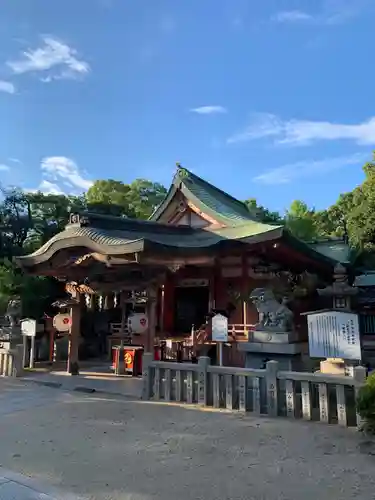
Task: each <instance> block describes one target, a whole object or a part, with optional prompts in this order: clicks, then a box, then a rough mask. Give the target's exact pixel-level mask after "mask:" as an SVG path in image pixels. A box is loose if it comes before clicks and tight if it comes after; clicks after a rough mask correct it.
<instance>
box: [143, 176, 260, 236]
mask: <svg viewBox="0 0 375 500" xmlns="http://www.w3.org/2000/svg"><path fill="white" fill-rule="evenodd" d="M177 191H180V192H181V193H182V194H183V195H184V196H185V198H186V199H187V200H188V201H190V202H191V203H193V204H194V205H195V206H196V207H198V208H199V209H200V210H201V211H202V212H203V213H206V214H207V215H209V216H210V217H212V218H213V219H215V220H217V221H218V222H221V223H223V224H225V225H228V226H236V225H242V224H243V223H244V222H248V221H254V222H257V223H259V221H258V220H257V217H256V215H255V214H252V213H251V212H250V211H249V210H248V208H247V206H246V205H245V203H243V202H241V201H239V200H237V199H236V198H233V196H230V195H229V194H227V193H225V192H224V191H222V190H221V189H219V188H217V187H215V186H213V185H212V184H210V183H209V182H207V181H205V180H204V179H202V178H201V177H199V176H198V175H196V174H193V173H192V172H190V171H189V170H187V169H186V168H181V167H179V168H178V170H177V172H176V174H175V176H174V178H173V181H172V184H171V187H170V188H169V191H168V193H167V195H166V197H165V199H164V201H163V202H162V203H161V204H160V205H159V206H158V207H157V208H156V210H155V211H154V213H153V214H152V215H151V217H150V220H153V221H158V220H160V219H161V217H162V215H163V213H164V212H165V210H166V209H167V207H168V206H169V204H170V203H171V202H172V200H173V198H174V196H175V194H176V193H177Z"/></svg>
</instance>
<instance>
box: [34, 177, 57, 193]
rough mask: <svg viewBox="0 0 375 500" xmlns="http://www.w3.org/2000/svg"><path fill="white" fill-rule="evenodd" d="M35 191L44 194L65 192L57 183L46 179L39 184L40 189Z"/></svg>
mask: <svg viewBox="0 0 375 500" xmlns="http://www.w3.org/2000/svg"><path fill="white" fill-rule="evenodd" d="M34 191H41V192H42V193H44V194H64V192H63V191H62V190H61V189H60V188H59V186H58V185H57V184H54V183H53V182H50V181H47V180H45V179H44V180H43V181H42V182H41V183H40V184H39V187H38V189H36V190H34Z"/></svg>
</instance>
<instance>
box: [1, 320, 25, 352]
mask: <svg viewBox="0 0 375 500" xmlns="http://www.w3.org/2000/svg"><path fill="white" fill-rule="evenodd" d="M2 335H3V339H0V347H1V349H15V348H16V347H17V346H18V345H20V344H22V342H23V336H22V333H21V327H19V326H13V327H11V326H4V327H3V328H2Z"/></svg>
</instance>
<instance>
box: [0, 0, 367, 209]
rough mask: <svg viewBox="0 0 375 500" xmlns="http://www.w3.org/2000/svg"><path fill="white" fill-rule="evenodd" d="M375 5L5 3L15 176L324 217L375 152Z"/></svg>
mask: <svg viewBox="0 0 375 500" xmlns="http://www.w3.org/2000/svg"><path fill="white" fill-rule="evenodd" d="M374 21H375V2H374V1H373V0H263V1H262V2H260V1H255V0H185V1H183V0H180V1H176V0H64V1H62V0H61V1H57V0H55V1H51V0H0V112H1V114H0V181H1V182H2V183H3V184H5V185H10V184H12V185H17V186H21V187H23V188H25V189H36V188H41V189H43V190H44V191H46V192H56V191H63V192H67V193H79V192H82V191H83V190H84V189H87V188H88V187H89V186H90V183H91V182H92V181H93V180H95V179H99V178H114V179H119V180H122V181H124V182H131V181H132V180H133V179H135V178H136V177H145V178H149V179H152V180H155V181H159V182H162V183H164V184H165V185H168V184H169V183H170V180H171V178H172V175H173V172H174V169H175V162H176V161H179V162H181V164H182V165H183V166H186V167H187V168H190V169H191V170H193V171H194V172H195V173H197V174H198V175H200V176H202V177H204V178H206V179H207V180H209V181H211V182H213V183H214V184H216V185H218V186H219V187H221V188H222V189H224V190H226V191H228V192H229V193H231V194H233V195H234V196H236V197H238V198H240V199H244V198H248V197H255V198H257V199H258V200H259V202H260V203H262V204H263V205H265V206H267V207H269V208H271V209H278V210H281V211H282V210H284V209H285V208H286V207H287V206H288V205H289V204H290V203H291V201H292V200H294V199H296V198H298V199H303V200H305V201H306V202H307V203H308V204H309V205H314V206H316V207H317V208H323V207H325V206H328V205H329V204H330V203H333V202H334V201H335V200H336V198H337V197H338V195H339V193H341V192H343V191H348V190H351V189H352V188H353V187H354V186H355V185H357V184H359V183H360V182H361V181H362V179H363V174H362V170H361V167H362V165H363V163H364V162H365V161H366V160H368V159H370V158H371V156H372V151H373V149H374V144H375V110H374V109H372V106H374V104H373V102H372V98H373V92H374V90H373V89H374V77H375V69H374V68H373V63H372V60H373V48H374V42H373V35H372V32H373V26H374Z"/></svg>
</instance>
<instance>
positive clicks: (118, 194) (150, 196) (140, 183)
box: [86, 179, 167, 219]
mask: <svg viewBox="0 0 375 500" xmlns="http://www.w3.org/2000/svg"><path fill="white" fill-rule="evenodd" d="M166 193H167V190H166V189H165V187H164V186H162V185H161V184H159V183H155V182H151V181H148V180H146V179H136V180H135V181H134V182H132V183H131V184H124V183H123V182H121V181H115V180H113V179H109V180H98V181H95V182H94V184H93V185H92V186H91V187H90V189H89V190H88V191H87V194H86V199H87V206H88V209H89V210H92V211H95V212H99V213H105V214H109V215H123V216H127V217H135V218H138V219H148V217H150V215H151V214H152V212H153V210H154V209H155V208H156V207H157V206H158V205H159V204H160V203H161V202H162V201H163V199H164V197H165V195H166Z"/></svg>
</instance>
